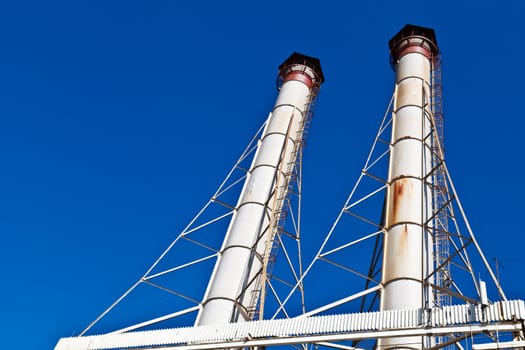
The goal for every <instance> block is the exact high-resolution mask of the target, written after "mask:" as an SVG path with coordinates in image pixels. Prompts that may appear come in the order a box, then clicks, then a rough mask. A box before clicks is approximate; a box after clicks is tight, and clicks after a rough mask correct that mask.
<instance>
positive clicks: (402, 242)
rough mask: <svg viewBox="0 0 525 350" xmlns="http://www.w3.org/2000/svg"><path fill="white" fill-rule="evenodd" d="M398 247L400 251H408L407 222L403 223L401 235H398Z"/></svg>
mask: <svg viewBox="0 0 525 350" xmlns="http://www.w3.org/2000/svg"><path fill="white" fill-rule="evenodd" d="M399 247H400V248H401V249H400V250H401V252H403V253H407V251H408V224H404V225H403V231H402V232H401V237H399Z"/></svg>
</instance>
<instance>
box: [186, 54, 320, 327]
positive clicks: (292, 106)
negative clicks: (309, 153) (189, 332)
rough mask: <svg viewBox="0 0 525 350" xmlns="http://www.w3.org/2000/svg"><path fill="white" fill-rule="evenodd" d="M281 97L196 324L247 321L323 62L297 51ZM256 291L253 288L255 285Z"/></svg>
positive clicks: (287, 65) (285, 67) (283, 75)
mask: <svg viewBox="0 0 525 350" xmlns="http://www.w3.org/2000/svg"><path fill="white" fill-rule="evenodd" d="M279 79H280V80H282V85H281V87H280V91H279V96H278V97H277V102H276V103H275V106H274V108H273V111H272V113H271V114H270V116H269V117H268V120H267V124H266V129H265V130H264V133H263V136H262V138H261V140H259V145H258V149H257V152H256V154H255V157H254V160H253V163H252V165H251V168H250V170H249V172H248V175H247V178H246V180H245V183H244V187H243V189H242V192H241V195H240V198H239V201H238V203H237V207H236V211H235V213H234V215H233V217H232V219H231V221H230V225H229V227H228V230H227V232H226V236H225V239H224V242H223V245H222V248H221V252H220V256H219V258H218V260H217V262H216V264H215V267H214V270H213V273H212V276H211V278H210V282H209V284H208V287H207V289H206V293H205V296H204V299H203V301H202V309H201V311H200V312H199V315H198V316H197V320H196V325H207V324H220V323H230V322H238V321H243V320H246V319H247V315H248V312H247V310H248V308H249V307H252V306H253V305H246V303H248V300H250V298H249V297H248V296H246V293H247V289H250V287H249V286H248V284H249V283H250V280H251V279H253V277H254V273H255V272H257V271H260V267H261V260H260V257H261V255H262V254H263V253H264V252H263V251H260V250H262V249H264V241H265V240H271V239H272V237H271V235H272V234H273V232H270V229H269V222H270V218H271V215H272V213H274V212H277V211H280V210H281V209H282V208H275V207H274V206H281V207H282V204H283V203H282V201H275V200H271V198H272V196H274V195H275V192H276V189H278V188H281V187H282V186H287V184H288V182H289V180H290V173H283V169H286V168H285V167H284V166H283V165H288V164H292V163H295V159H292V158H294V157H295V155H296V153H295V152H294V151H295V146H296V143H297V141H298V140H299V139H300V138H302V134H303V130H304V121H305V117H306V114H307V112H308V110H309V108H310V103H311V101H312V99H313V98H314V97H315V94H316V93H317V88H318V87H319V85H320V84H321V83H322V82H323V80H324V78H323V73H322V71H321V66H320V62H319V60H317V59H315V58H311V57H308V56H304V55H301V54H297V53H294V54H293V55H292V56H290V57H289V58H288V59H287V60H286V61H285V62H284V63H283V64H282V65H281V66H279ZM252 289H253V287H252Z"/></svg>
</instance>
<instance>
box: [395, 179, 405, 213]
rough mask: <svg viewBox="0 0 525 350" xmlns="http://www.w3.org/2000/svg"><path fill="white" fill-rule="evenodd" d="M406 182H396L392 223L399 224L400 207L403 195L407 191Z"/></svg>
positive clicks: (403, 180)
mask: <svg viewBox="0 0 525 350" xmlns="http://www.w3.org/2000/svg"><path fill="white" fill-rule="evenodd" d="M405 186H406V180H405V179H400V180H398V181H396V182H394V191H393V192H394V193H393V202H392V223H396V222H398V221H399V220H398V214H399V207H400V204H401V201H402V199H403V194H404V193H405V192H406V191H405Z"/></svg>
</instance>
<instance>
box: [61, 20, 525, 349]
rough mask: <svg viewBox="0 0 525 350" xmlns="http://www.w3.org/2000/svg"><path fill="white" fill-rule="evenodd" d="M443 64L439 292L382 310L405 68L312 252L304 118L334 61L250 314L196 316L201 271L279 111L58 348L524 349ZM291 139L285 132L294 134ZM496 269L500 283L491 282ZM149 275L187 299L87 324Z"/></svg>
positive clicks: (433, 272)
mask: <svg viewBox="0 0 525 350" xmlns="http://www.w3.org/2000/svg"><path fill="white" fill-rule="evenodd" d="M403 31H405V33H406V32H408V33H409V36H408V39H406V38H405V37H402V39H403V40H408V41H407V43H409V44H410V45H408V46H409V47H411V46H413V45H412V43H413V42H412V41H410V40H413V37H414V36H416V37H418V38H420V37H421V36H425V35H428V33H429V32H428V31H429V29H427V28H422V27H416V26H407V27H405V28H404V29H403V30H402V32H400V33H403ZM432 33H433V32H432ZM398 35H399V34H398ZM432 35H433V34H432ZM423 39H424V40H428V37H424V38H423ZM434 40H435V38H434ZM292 57H293V56H292ZM290 62H291V64H297V61H294V60H292V61H289V63H290ZM430 62H431V72H430V78H429V86H428V89H426V88H425V87H424V86H423V85H422V86H423V88H422V90H421V92H420V95H421V101H422V103H421V104H420V107H419V108H420V109H421V110H423V111H424V112H423V113H424V117H423V118H422V120H424V122H422V123H426V124H425V125H427V126H426V127H425V128H424V131H423V132H422V134H421V135H422V136H421V137H420V139H421V140H420V142H421V144H422V145H423V146H422V147H428V149H429V154H430V156H431V159H430V160H429V161H428V164H430V166H429V168H428V169H427V170H425V172H422V175H421V176H420V177H419V179H418V181H420V183H421V187H422V188H423V189H424V191H428V196H427V199H426V200H427V202H425V203H430V205H429V214H428V216H425V217H424V218H425V220H424V222H422V224H421V225H420V226H421V230H422V231H423V232H428V234H429V237H430V238H429V240H430V241H431V242H432V249H431V250H432V253H431V254H432V255H431V259H430V260H429V261H430V262H429V265H428V266H427V270H425V271H426V272H425V274H424V275H423V276H422V277H421V280H420V281H418V283H419V284H420V285H421V288H422V289H425V290H426V291H428V293H429V295H431V297H430V298H428V300H429V301H431V302H430V303H427V304H422V305H421V307H411V308H402V309H399V310H398V309H393V310H384V309H383V310H381V309H380V298H381V295H382V293H384V290H385V280H384V276H383V271H384V269H383V266H382V264H383V265H384V261H383V259H384V256H385V248H384V246H385V237H386V235H388V234H389V230H390V229H391V228H390V227H389V224H388V221H389V219H388V213H387V211H388V209H387V208H388V205H387V203H388V201H389V197H388V191H389V187H390V186H391V185H392V184H393V182H394V180H392V179H390V178H389V166H390V159H391V156H392V150H393V149H395V147H394V143H395V142H398V141H396V139H395V138H394V137H393V131H392V129H393V124H395V122H396V121H395V118H396V113H397V112H398V111H399V96H398V95H397V94H398V92H399V89H400V87H399V84H400V83H403V80H402V81H401V82H396V85H395V88H394V93H393V94H392V98H391V99H390V102H389V103H388V106H387V108H386V110H385V113H384V115H383V117H382V118H381V121H380V124H379V127H378V130H377V132H376V134H375V136H374V138H373V141H372V144H371V147H370V150H369V152H368V155H367V157H366V160H365V162H364V166H363V167H362V168H361V171H360V172H359V176H358V178H357V180H356V182H355V184H354V186H353V187H352V189H351V191H350V193H349V195H348V197H347V199H346V201H345V203H344V205H343V206H342V208H341V210H340V212H339V213H338V214H337V216H336V218H335V220H334V222H333V224H332V226H331V227H330V229H329V230H328V232H327V233H326V234H325V235H324V238H323V239H322V242H321V244H320V246H319V247H318V249H317V250H316V251H315V252H314V254H313V258H311V259H310V260H309V261H305V259H304V257H303V250H304V247H302V246H301V244H302V229H301V221H302V218H301V216H302V214H301V203H302V194H301V192H302V155H303V147H304V137H305V134H304V130H306V129H307V126H308V123H309V121H310V118H311V114H312V109H313V102H314V99H315V96H316V95H317V92H318V89H319V86H320V82H322V80H323V79H322V72H321V76H320V77H321V79H320V80H318V83H316V84H313V85H312V90H311V94H310V95H309V96H307V100H308V106H307V108H305V109H304V118H303V120H302V121H301V123H300V125H299V130H301V131H300V132H299V133H298V134H297V137H296V138H295V141H294V142H293V147H292V148H291V149H290V150H289V151H290V156H288V157H287V158H285V157H283V156H282V155H283V154H284V152H285V151H286V150H285V146H283V148H281V150H280V152H281V153H280V157H279V158H280V159H281V160H282V159H286V161H279V162H278V164H277V166H276V169H277V170H278V171H277V172H276V175H275V177H274V178H273V181H272V183H273V187H272V189H271V191H270V195H269V197H268V198H269V199H268V200H267V201H266V202H265V203H264V205H265V208H266V209H265V210H266V211H265V212H266V213H267V220H266V221H265V224H264V225H263V228H262V229H261V233H260V237H263V236H264V237H266V236H267V237H270V239H266V240H264V241H263V240H262V239H257V240H256V241H255V242H254V244H253V246H252V253H251V254H252V256H251V259H257V261H258V262H259V263H260V266H259V265H257V268H256V269H255V270H253V271H252V273H250V275H249V276H250V278H249V279H248V280H247V283H246V284H245V285H244V287H243V290H242V291H241V292H240V293H239V295H238V297H237V298H236V300H235V303H238V304H241V305H242V306H243V308H244V309H243V310H245V313H244V315H243V318H244V322H237V323H228V322H226V323H218V324H200V325H199V324H196V325H193V324H192V322H193V320H194V318H195V315H196V314H197V313H200V312H201V311H202V309H203V294H202V293H203V292H204V291H205V290H206V285H207V280H199V279H196V278H193V277H194V276H197V275H199V276H209V275H210V274H211V273H212V271H213V268H214V264H215V261H216V260H217V259H218V258H219V257H220V256H221V254H222V253H223V251H224V244H223V243H221V242H222V238H223V237H222V236H221V234H220V233H221V232H225V230H226V229H227V227H228V221H229V220H230V219H231V218H232V217H234V216H235V215H236V212H237V211H238V209H239V203H240V202H237V201H238V198H239V194H240V193H242V189H243V183H246V181H247V180H248V179H249V177H250V176H251V174H252V173H253V164H254V161H253V159H255V158H256V157H257V153H258V152H259V151H258V150H259V145H260V144H261V142H262V140H264V137H265V135H267V133H266V131H267V130H268V127H269V123H270V122H271V120H272V119H271V117H272V114H270V116H269V117H268V119H267V120H266V121H265V123H264V124H263V125H262V126H261V128H260V129H259V130H258V131H257V133H256V134H255V136H254V137H253V138H252V139H251V141H250V142H249V144H248V146H247V147H246V148H245V150H244V151H243V153H242V154H241V156H240V157H239V160H238V161H237V162H236V163H235V165H234V166H233V168H232V169H231V171H230V172H229V173H228V174H227V176H226V179H225V180H224V181H223V182H222V183H221V185H220V186H219V188H218V189H217V191H216V192H215V193H214V194H213V195H212V196H211V198H210V199H209V201H208V202H207V203H206V204H205V206H204V207H203V208H202V210H200V211H199V212H198V213H197V215H196V216H195V217H194V218H193V219H192V220H191V221H190V223H189V224H188V225H187V226H186V227H185V228H184V230H183V231H182V232H181V233H180V234H179V235H178V236H177V237H176V239H175V240H174V241H173V242H172V243H171V244H170V245H169V246H168V247H167V249H166V250H165V251H164V252H163V253H162V254H161V255H160V257H159V258H158V259H157V260H155V262H154V263H153V264H152V266H151V267H150V268H149V269H148V270H147V271H146V272H145V273H144V275H143V276H142V277H141V278H140V279H139V280H138V281H137V282H136V283H135V284H134V285H132V286H131V288H129V289H128V290H127V291H126V292H125V293H124V294H123V295H122V296H121V297H119V298H118V299H117V300H116V301H115V302H114V303H113V304H112V305H111V306H110V307H109V308H108V309H107V310H106V311H104V312H103V313H102V314H101V315H100V316H99V317H97V318H96V319H95V320H94V321H93V322H92V323H91V324H90V325H89V326H88V327H87V328H86V329H85V330H84V331H83V332H82V333H81V334H80V336H79V337H73V338H63V339H61V340H60V341H59V343H58V344H57V346H56V348H55V349H56V350H81V349H82V350H87V349H125V348H133V349H173V350H176V349H180V350H182V349H188V350H189V349H220V348H223V349H229V348H254V349H261V348H264V347H270V346H278V347H282V346H293V347H296V348H302V349H310V348H311V349H317V348H335V349H361V348H363V349H364V348H377V347H378V344H379V346H384V348H385V349H386V348H388V347H387V346H386V345H382V344H386V343H388V342H394V343H395V342H396V341H397V340H399V339H405V340H410V339H426V340H427V341H426V342H423V341H421V343H418V344H409V345H407V344H406V343H405V344H404V345H403V346H404V347H414V348H418V349H419V348H425V349H440V348H445V347H452V346H455V347H456V348H458V349H463V348H465V347H467V348H472V349H480V350H483V349H492V348H499V346H500V345H498V344H500V343H501V344H504V346H505V347H507V348H519V347H524V345H525V344H524V342H523V331H524V330H523V328H524V326H523V323H524V320H525V305H524V302H523V301H519V300H518V301H509V300H507V298H506V296H505V293H504V292H503V289H502V287H501V286H500V284H499V281H498V279H497V278H496V276H495V275H494V273H493V271H492V270H491V268H490V265H489V263H488V261H487V259H486V258H485V256H484V254H483V252H482V250H481V247H480V246H479V244H478V243H477V240H476V238H475V235H474V233H473V230H472V228H471V226H470V224H469V221H468V219H467V217H466V215H465V211H464V210H463V207H462V205H461V202H460V200H459V196H458V193H457V191H456V188H455V186H454V184H453V182H452V178H451V175H450V172H449V169H448V167H447V165H446V162H445V157H444V147H443V112H442V93H441V64H440V56H439V55H438V54H437V49H436V54H435V55H434V56H433V57H432V59H431V61H430ZM299 63H301V62H299ZM281 67H282V66H281ZM280 77H281V79H282V75H281V76H280ZM285 79H286V78H285ZM300 79H302V78H300ZM418 93H419V92H418ZM277 105H278V104H277ZM302 113H303V112H302ZM288 130H289V128H288ZM289 137H290V135H288V134H286V135H285V139H286V138H289ZM392 140H394V141H392ZM427 145H428V146H427ZM286 147H287V146H286ZM423 153H424V152H423ZM280 177H282V178H285V179H286V180H281V179H280ZM392 186H393V185H392ZM428 198H430V199H428ZM421 200H422V201H423V199H421ZM236 202H237V204H235V203H236ZM270 202H272V203H270ZM423 207H424V205H423ZM268 208H273V209H271V210H269V209H268ZM381 208H382V209H381ZM267 232H270V233H271V234H269V235H267V234H266V233H267ZM218 233H219V234H218ZM309 234H310V235H311V234H312V233H309ZM277 256H279V261H276V257H277ZM250 261H253V260H250ZM475 267H476V269H475ZM485 281H487V282H490V283H489V284H488V285H486V282H485ZM343 282H344V283H343ZM334 283H335V284H336V285H337V286H336V287H333V286H334ZM319 286H323V287H321V288H320V287H319ZM144 287H148V288H150V289H151V290H153V291H157V292H160V293H162V294H164V295H168V296H170V298H172V299H170V300H175V301H174V302H172V301H170V308H169V309H163V310H169V312H168V313H164V314H160V315H156V317H153V318H151V319H149V320H147V321H143V322H139V323H136V324H133V325H129V326H126V327H123V328H120V329H117V330H114V331H112V332H110V333H106V334H103V335H87V332H88V331H92V330H93V327H94V326H95V325H97V324H98V323H99V322H100V321H101V320H102V319H103V318H105V317H106V316H107V315H108V314H109V313H110V311H112V310H114V309H116V308H117V307H118V306H119V305H120V304H121V303H122V302H124V300H125V299H127V298H129V296H130V295H132V294H133V293H135V292H136V291H137V290H138V289H139V288H144ZM151 287H153V288H151ZM309 288H311V289H314V290H317V291H319V290H322V294H323V297H322V298H315V296H316V293H315V292H314V293H312V295H313V296H314V298H310V299H308V298H307V296H309V295H307V294H305V291H308V290H309ZM151 290H150V291H151ZM317 294H319V293H317ZM487 295H489V296H492V297H493V300H492V299H491V298H489V297H488V296H487ZM204 300H205V301H206V297H204ZM162 328H165V329H162ZM378 340H379V342H378Z"/></svg>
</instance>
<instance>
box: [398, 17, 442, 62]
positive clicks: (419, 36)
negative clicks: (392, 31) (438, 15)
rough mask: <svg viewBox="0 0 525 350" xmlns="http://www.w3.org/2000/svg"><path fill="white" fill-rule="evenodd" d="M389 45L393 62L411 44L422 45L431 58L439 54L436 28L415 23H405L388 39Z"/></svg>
mask: <svg viewBox="0 0 525 350" xmlns="http://www.w3.org/2000/svg"><path fill="white" fill-rule="evenodd" d="M388 46H389V47H390V55H391V59H392V61H393V62H395V61H397V60H398V59H399V58H400V56H401V55H402V53H403V51H404V50H405V49H406V48H407V47H411V46H420V47H421V48H423V49H425V51H427V52H428V54H429V58H432V57H434V56H437V55H438V54H439V49H438V46H437V39H436V33H435V32H434V29H431V28H426V27H420V26H416V25H413V24H407V25H405V26H404V27H403V28H402V29H401V30H400V31H399V32H398V33H397V34H396V35H394V37H392V39H390V40H389V41H388Z"/></svg>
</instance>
